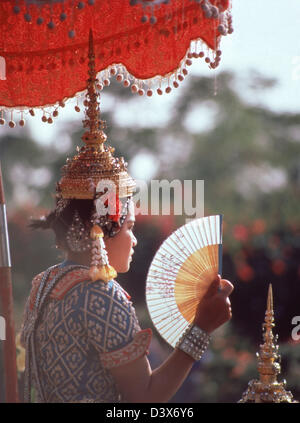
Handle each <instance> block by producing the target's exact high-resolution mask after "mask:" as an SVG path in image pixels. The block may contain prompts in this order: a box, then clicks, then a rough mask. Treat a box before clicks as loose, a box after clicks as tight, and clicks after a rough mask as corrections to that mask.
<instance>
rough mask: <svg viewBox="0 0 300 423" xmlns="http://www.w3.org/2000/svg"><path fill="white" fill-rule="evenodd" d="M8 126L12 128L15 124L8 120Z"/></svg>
mask: <svg viewBox="0 0 300 423" xmlns="http://www.w3.org/2000/svg"><path fill="white" fill-rule="evenodd" d="M8 125H9V127H10V128H14V127H15V126H16V123H15V122H14V121H13V120H10V121H9V123H8Z"/></svg>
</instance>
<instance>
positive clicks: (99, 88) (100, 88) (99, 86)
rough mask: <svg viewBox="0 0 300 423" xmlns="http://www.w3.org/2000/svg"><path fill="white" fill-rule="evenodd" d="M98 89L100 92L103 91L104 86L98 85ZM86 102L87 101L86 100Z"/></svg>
mask: <svg viewBox="0 0 300 423" xmlns="http://www.w3.org/2000/svg"><path fill="white" fill-rule="evenodd" d="M96 87H97V89H98V90H99V91H102V90H103V84H97V85H96ZM85 101H86V100H85Z"/></svg>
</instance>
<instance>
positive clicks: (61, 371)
mask: <svg viewBox="0 0 300 423" xmlns="http://www.w3.org/2000/svg"><path fill="white" fill-rule="evenodd" d="M71 264H72V263H70V262H68V261H65V262H63V263H62V264H61V265H60V266H59V267H58V271H59V269H62V268H66V267H67V266H69V265H71ZM75 273H76V275H74V272H73V274H72V272H70V274H69V275H68V279H65V280H62V281H61V283H60V286H58V287H57V288H56V291H55V290H54V292H52V295H50V297H49V299H48V300H47V301H46V303H45V305H44V307H43V309H42V311H41V315H40V317H39V319H38V324H37V326H36V330H35V345H36V347H35V354H36V363H37V372H36V373H38V378H39V385H38V384H37V383H36V382H37V380H36V378H37V375H36V374H35V372H33V384H34V385H35V386H36V387H38V386H41V387H42V390H43V396H42V397H43V398H44V401H46V402H117V401H119V400H120V395H119V393H118V391H117V387H116V385H115V383H114V380H113V378H112V376H111V373H110V371H109V369H110V368H112V367H117V366H120V365H123V364H126V363H129V362H132V361H133V360H136V359H137V358H139V357H141V356H142V355H144V354H145V353H146V351H147V348H148V346H149V343H150V340H151V331H150V330H144V331H141V329H140V326H139V323H138V320H137V317H136V314H135V310H134V308H133V306H132V303H131V302H130V301H129V299H128V294H127V293H126V292H125V291H124V290H123V289H122V288H121V286H120V285H119V284H118V283H117V282H115V281H110V282H109V283H104V282H102V281H96V282H92V281H90V280H85V281H81V282H79V283H78V271H77V272H75ZM81 276H82V275H81ZM83 276H85V274H83ZM37 278H38V279H40V278H41V275H38V277H37ZM79 279H80V278H79ZM35 282H36V286H33V289H32V291H33V293H32V295H33V296H34V290H36V287H37V286H38V282H37V281H35ZM32 295H31V296H32ZM31 300H32V298H31ZM31 313H32V311H31V309H30V300H29V302H28V304H27V307H26V317H25V320H24V324H23V332H22V340H23V343H24V345H25V344H26V335H27V333H26V328H27V323H28V327H30V324H29V322H30V317H31V316H30V315H31ZM37 391H38V392H37V394H38V395H37V397H38V398H39V397H40V392H39V389H37Z"/></svg>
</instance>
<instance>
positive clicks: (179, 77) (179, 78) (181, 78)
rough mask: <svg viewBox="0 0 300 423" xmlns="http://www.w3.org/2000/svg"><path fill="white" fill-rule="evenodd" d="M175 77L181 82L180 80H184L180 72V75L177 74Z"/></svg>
mask: <svg viewBox="0 0 300 423" xmlns="http://www.w3.org/2000/svg"><path fill="white" fill-rule="evenodd" d="M177 78H178V80H179V81H180V82H182V81H183V80H184V76H183V75H181V74H180V75H178V77H177Z"/></svg>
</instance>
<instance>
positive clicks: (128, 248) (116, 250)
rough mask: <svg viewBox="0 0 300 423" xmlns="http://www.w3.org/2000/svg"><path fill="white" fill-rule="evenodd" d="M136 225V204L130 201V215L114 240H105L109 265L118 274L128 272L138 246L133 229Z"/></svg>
mask: <svg viewBox="0 0 300 423" xmlns="http://www.w3.org/2000/svg"><path fill="white" fill-rule="evenodd" d="M134 223H135V217H134V203H133V202H132V201H130V203H129V207H128V214H127V216H126V219H125V221H124V223H123V225H122V228H121V229H120V232H118V233H117V235H115V236H114V237H112V238H106V239H105V246H106V250H107V254H108V260H109V264H111V265H112V266H113V267H114V268H115V270H116V271H117V272H118V273H125V272H128V270H129V268H130V263H131V261H132V255H133V253H134V250H133V248H134V247H135V246H136V245H137V240H136V238H135V236H134V235H133V227H134Z"/></svg>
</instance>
